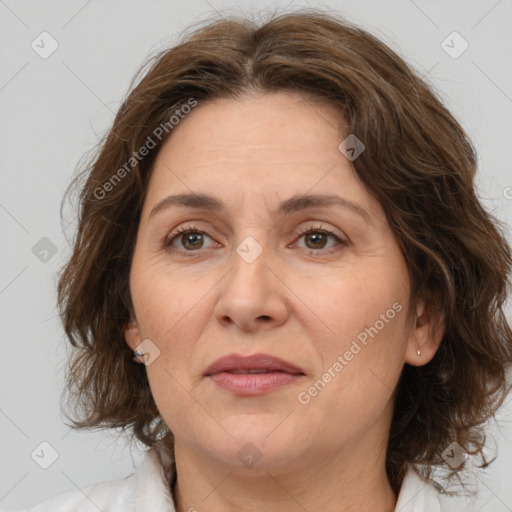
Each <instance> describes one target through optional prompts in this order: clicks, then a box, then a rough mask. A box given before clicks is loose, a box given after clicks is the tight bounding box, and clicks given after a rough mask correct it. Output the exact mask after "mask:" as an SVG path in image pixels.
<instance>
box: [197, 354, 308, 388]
mask: <svg viewBox="0 0 512 512" xmlns="http://www.w3.org/2000/svg"><path fill="white" fill-rule="evenodd" d="M204 376H205V377H209V378H210V379H211V380H212V381H213V382H214V383H216V384H217V385H218V386H220V387H221V388H222V389H224V390H225V391H228V392H230V393H233V394H236V395H246V396H247V395H249V396H251V395H252V396H253V395H260V394H263V393H267V392H269V391H272V390H274V389H276V388H279V387H281V386H284V385H286V384H291V383H293V382H296V381H297V380H299V379H301V378H302V377H304V376H305V373H304V372H303V371H302V369H301V368H300V367H298V366H297V365H294V364H292V363H290V362H289V361H285V360H284V359H281V358H278V357H274V356H271V355H269V354H252V355H250V356H242V355H239V354H230V355H228V356H225V357H222V358H220V359H217V360H216V361H215V362H214V363H213V364H211V365H210V366H209V367H208V368H207V369H206V371H205V373H204Z"/></svg>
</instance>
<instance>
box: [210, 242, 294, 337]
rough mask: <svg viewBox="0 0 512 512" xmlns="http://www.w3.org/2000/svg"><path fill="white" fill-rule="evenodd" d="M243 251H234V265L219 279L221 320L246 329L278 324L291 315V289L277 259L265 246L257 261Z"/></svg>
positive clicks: (216, 314)
mask: <svg viewBox="0 0 512 512" xmlns="http://www.w3.org/2000/svg"><path fill="white" fill-rule="evenodd" d="M241 245H242V244H241ZM239 248H240V247H239ZM240 254H241V255H240ZM240 254H239V253H238V252H236V251H234V252H233V258H232V259H233V266H232V269H231V271H229V272H228V273H227V275H226V277H225V279H223V280H222V281H221V283H219V289H218V290H219V292H218V293H219V296H218V300H217V303H216V305H215V310H214V312H215V316H216V318H217V320H218V321H219V322H220V323H221V324H223V326H225V327H232V328H234V327H235V326H236V327H237V328H238V329H240V330H242V331H244V332H254V331H258V330H270V329H273V328H275V327H278V326H279V325H281V324H283V323H284V322H285V321H286V318H287V315H288V301H287V297H286V293H287V290H288V289H287V287H286V285H285V284H284V282H283V276H282V275H280V274H283V272H282V271H280V268H279V265H278V264H277V259H276V258H274V257H273V256H272V254H270V252H269V251H265V250H263V252H261V254H259V255H258V256H257V257H256V258H255V259H254V260H253V261H251V260H252V258H246V257H245V256H244V253H243V252H242V251H240Z"/></svg>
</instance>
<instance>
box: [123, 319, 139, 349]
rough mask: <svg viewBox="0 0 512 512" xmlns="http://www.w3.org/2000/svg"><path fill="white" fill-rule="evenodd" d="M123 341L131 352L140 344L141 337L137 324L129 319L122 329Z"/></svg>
mask: <svg viewBox="0 0 512 512" xmlns="http://www.w3.org/2000/svg"><path fill="white" fill-rule="evenodd" d="M124 339H125V341H126V343H127V344H128V346H129V347H130V348H131V349H132V352H133V351H134V350H135V349H136V348H137V347H138V346H139V345H140V344H141V342H142V337H141V334H140V330H139V324H138V323H137V321H136V320H134V319H131V320H130V321H129V322H128V323H127V324H126V326H125V328H124Z"/></svg>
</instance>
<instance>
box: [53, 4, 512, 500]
mask: <svg viewBox="0 0 512 512" xmlns="http://www.w3.org/2000/svg"><path fill="white" fill-rule="evenodd" d="M130 91H131V92H129V94H128V95H127V96H126V98H125V99H124V101H123V103H122V105H121V107H120V108H119V110H118V112H117V114H116V116H115V119H114V121H113V125H112V127H111V128H110V129H109V130H108V131H107V132H106V134H105V135H104V137H103V138H102V139H101V140H100V141H99V143H98V145H97V146H96V147H95V148H93V149H94V151H93V154H92V155H90V156H89V157H88V158H89V159H88V161H87V163H86V164H85V165H84V167H83V169H82V172H81V173H80V174H79V175H78V176H76V177H75V178H74V181H73V182H72V183H71V184H70V186H69V187H68V190H67V191H66V195H65V197H66V196H67V195H68V194H69V193H70V191H71V189H72V188H73V186H76V187H78V188H79V194H78V198H79V217H78V228H77V231H76V234H75V238H74V240H73V250H72V254H71V256H70V259H69V260H68V261H67V263H66V264H65V266H64V268H63V269H62V273H61V275H60V278H59V283H58V306H59V311H60V314H61V318H62V322H63V325H64V329H65V332H66V335H67V337H68V339H69V341H70V343H71V344H72V345H73V347H74V349H73V357H72V358H71V359H70V361H69V366H68V368H67V372H66V373H67V375H66V392H67V396H68V405H70V406H72V408H73V415H74V418H73V419H71V421H72V426H73V427H74V428H121V429H123V430H125V429H129V430H130V432H131V434H132V439H134V438H136V439H138V440H139V441H141V442H142V443H143V444H144V445H146V446H148V447H157V448H159V453H160V454H161V457H162V460H165V461H166V464H167V465H169V464H170V463H171V462H172V459H173V435H172V432H171V431H170V430H169V428H168V427H167V425H166V424H165V423H164V421H163V419H162V418H161V416H160V414H159V411H158V409H157V407H156V405H155V402H154V400H153V397H152V394H151V391H150V387H149V384H148V379H147V377H146V371H145V367H144V365H139V364H134V362H133V360H132V357H133V354H132V352H131V350H130V349H129V348H128V346H127V344H126V342H125V340H124V334H123V331H124V328H125V326H126V324H127V322H128V321H129V319H130V318H131V317H132V315H133V306H132V302H131V298H130V290H129V279H128V278H129V273H130V265H131V257H132V254H133V250H134V244H135V239H136V232H137V228H138V223H139V219H140V214H141V209H142V204H143V202H144V198H145V194H146V191H147V188H148V182H149V179H150V176H151V170H152V165H153V162H154V159H155V156H156V154H157V153H158V150H159V148H160V147H161V146H162V144H163V143H164V142H165V140H166V139H167V137H169V136H172V130H168V133H166V135H165V136H163V137H162V138H161V140H158V141H155V140H154V139H155V137H154V136H153V137H152V135H154V130H155V128H157V127H159V126H163V125H165V123H168V122H169V119H170V118H171V117H172V115H173V113H174V115H176V114H175V113H176V112H178V111H180V109H182V108H183V106H184V105H186V104H187V103H188V102H190V99H191V98H194V99H195V100H196V101H197V102H198V103H199V104H201V103H204V102H207V101H209V100H213V99H217V98H237V97H241V96H243V95H244V94H247V93H250V92H257V93H266V92H275V91H296V92H298V93H300V94H302V95H304V96H305V97H308V98H311V99H312V100H313V101H319V102H323V103H328V104H330V105H332V106H333V107H334V108H336V109H337V110H338V111H339V112H340V113H341V115H342V116H343V119H344V120H345V121H346V122H347V123H348V133H354V134H356V135H357V137H358V138H359V139H361V140H362V141H364V144H365V146H366V149H365V151H364V152H363V153H362V154H361V155H360V156H359V157H358V158H357V159H356V160H354V161H353V162H352V163H353V167H354V169H355V171H356V173H357V175H358V177H359V179H360V180H361V181H362V183H363V184H364V185H365V187H366V188H367V190H368V191H369V192H370V193H371V194H372V195H373V196H374V197H375V198H376V199H377V200H378V201H379V202H380V204H381V205H382V207H383V208H384V211H385V213H386V216H387V219H388V221H389V223H390V226H391V228H392V229H393V231H394V234H395V237H396V240H397V242H398V243H399V245H400V248H401V250H402V252H403V254H404V257H405V259H406V263H407V267H408V271H409V277H410V282H411V296H410V305H409V307H410V308H412V309H413V310H415V306H416V304H417V302H418V300H419V299H422V300H425V302H426V305H427V308H428V309H429V310H430V312H431V313H432V314H434V315H443V317H444V319H445V334H444V337H443V339H442V342H441V345H440V347H439V349H438V351H437V353H436V355H435V356H434V358H433V359H432V360H431V361H430V362H429V363H428V364H426V365H424V366H411V365H408V364H405V365H404V368H403V372H402V375H401V377H400V380H399V383H398V385H397V389H396V394H395V404H394V413H393V419H392V424H391V429H390V433H389V440H388V447H387V454H386V470H387V474H388V478H389V480H390V482H391V485H392V486H393V488H394V490H395V492H398V490H399V487H400V485H401V480H402V478H403V475H404V471H405V468H406V465H407V464H408V463H412V464H416V465H417V466H418V467H419V468H420V469H421V471H422V472H423V473H424V474H425V476H430V475H431V472H432V469H433V468H434V467H437V466H440V465H444V464H445V462H444V459H443V458H442V455H441V454H442V452H443V450H444V449H445V448H446V447H447V446H448V445H450V444H451V443H452V442H454V441H456V442H457V443H459V444H460V445H461V446H462V447H463V448H464V449H465V450H466V451H467V452H468V453H471V454H479V455H481V456H482V457H483V460H484V465H485V464H487V462H486V461H485V457H484V456H483V449H484V446H485V433H484V427H485V424H486V423H487V421H488V420H489V419H490V418H491V417H492V416H493V415H494V414H495V411H496V409H497V408H498V407H499V405H500V404H501V403H502V402H503V399H504V398H505V396H506V393H507V391H508V389H507V380H506V369H507V367H509V366H510V364H511V362H512V332H511V328H510V325H509V323H508V322H507V319H506V317H505V314H504V303H505V301H506V299H507V296H508V294H509V291H510V290H509V288H508V286H509V281H508V277H509V274H510V269H511V264H512V261H511V249H510V246H509V245H508V243H507V241H506V237H505V235H504V230H503V227H502V225H501V223H500V222H499V221H498V219H497V218H495V217H493V216H492V215H491V214H490V213H488V212H487V211H486V210H485V209H484V207H483V206H482V204H481V203H480V201H479V199H478V198H477V196H476V192H475V184H474V177H475V172H476V165H477V158H476V152H475V149H474V147H473V146H472V143H471V141H470V140H469V139H468V137H467V135H466V133H465V131H464V130H463V128H462V127H461V126H460V124H459V123H458V122H457V121H456V120H455V119H454V117H453V116H452V115H451V114H450V112H449V111H448V110H447V109H446V108H445V106H443V103H442V100H441V99H440V98H439V97H438V96H437V95H436V93H435V92H434V91H433V88H432V87H431V86H429V85H428V84H427V83H426V81H425V80H424V79H422V78H421V77H420V76H419V75H418V74H417V73H416V72H414V71H413V70H412V69H411V67H409V66H408V65H407V64H406V63H405V62H404V61H403V60H402V58H401V57H399V56H398V55H397V54H396V53H395V52H394V51H393V50H391V49H390V48H389V47H388V46H386V45H385V44H384V43H382V42H381V41H380V40H379V39H377V38H376V37H375V36H373V35H371V34H370V33H368V32H367V31H365V30H363V29H361V28H359V27H357V26H354V25H352V24H351V23H349V22H347V21H346V20H345V19H343V18H341V17H339V16H336V15H333V14H332V13H329V14H327V13H325V12H321V11H319V10H315V9H305V10H300V11H295V12H292V13H288V14H280V15H277V14H273V15H271V16H270V17H269V19H266V20H264V21H262V22H256V21H254V20H249V19H245V18H238V17H236V16H230V17H228V18H226V19H218V20H214V21H208V22H205V23H204V25H201V26H199V27H194V30H191V31H190V32H189V33H187V34H185V36H183V37H182V38H181V40H180V41H179V42H178V43H177V44H176V45H174V46H173V47H171V48H166V49H165V50H161V51H159V52H157V53H156V54H154V55H153V56H151V57H150V58H149V59H148V60H147V61H146V63H145V64H144V65H143V66H142V68H141V69H140V70H139V72H138V73H137V75H136V76H135V77H134V79H133V81H132V83H131V84H130ZM148 137H152V139H153V141H154V142H155V147H153V148H152V149H150V150H149V151H147V152H146V153H147V154H146V155H145V156H144V157H143V158H138V157H139V156H140V152H141V147H143V146H144V144H145V143H146V141H147V140H148ZM134 155H138V156H137V158H136V159H135V160H130V159H133V158H134ZM127 162H130V165H129V166H128V167H127V166H126V164H127ZM123 167H124V172H121V169H122V168H123ZM116 171H117V173H116ZM114 174H116V175H117V177H118V178H119V179H117V178H116V179H115V180H114ZM108 184H109V185H108ZM68 418H69V415H68ZM463 467H464V466H461V468H459V469H462V468H463ZM456 472H457V471H456V470H454V471H453V472H452V473H451V475H450V476H453V475H454V474H455V473H456Z"/></svg>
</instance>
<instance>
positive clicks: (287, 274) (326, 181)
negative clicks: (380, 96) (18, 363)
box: [125, 92, 439, 469]
mask: <svg viewBox="0 0 512 512" xmlns="http://www.w3.org/2000/svg"><path fill="white" fill-rule="evenodd" d="M341 123H342V120H341V119H340V117H339V115H338V114H337V113H336V112H335V110H334V109H332V107H328V106H323V105H319V104H316V103H311V102H309V101H306V100H305V99H303V98H302V97H301V96H299V95H298V94H295V93H291V92H290V93H273V94H266V95H262V96H258V97H251V98H246V99H244V100H243V101H242V100H216V101H212V102H207V103H205V104H200V105H199V106H197V107H195V108H194V109H192V111H191V112H190V113H189V114H188V115H187V116H186V117H185V118H184V119H182V120H181V121H180V123H179V124H178V125H177V126H176V127H175V128H174V129H173V133H172V135H171V137H170V138H169V139H168V140H167V142H166V143H165V144H164V145H163V147H162V148H161V150H160V152H159V154H158V157H157V159H156V162H155V165H154V170H153V174H152V177H151V180H150V184H149V189H148V193H147V196H146V199H145V204H144V207H143V211H142V217H141V221H140V226H139V230H138V235H137V241H136V246H135V252H134V257H133V263H132V268H131V274H130V290H131V295H132V299H133V305H134V310H135V316H136V320H135V321H134V322H133V323H131V324H130V325H129V326H128V327H127V329H126V332H125V336H126V341H127V343H128V344H129V346H130V347H131V349H132V350H133V349H136V348H138V347H139V346H140V344H141V343H142V342H143V340H150V341H144V343H143V345H142V351H143V352H145V353H148V354H149V356H147V357H148V359H147V360H146V370H147V374H148V378H149V383H150V386H151V391H152V394H153V396H154V399H155V401H156V404H157V406H158V409H159V411H160V413H161V415H162V417H163V419H164V420H165V422H166V423H167V425H168V426H169V428H170V429H171V431H172V432H173V433H174V436H175V442H176V447H177V452H178V451H179V450H182V451H183V450H188V451H189V452H190V453H192V452H194V453H197V454H202V456H203V460H204V457H209V458H210V460H212V461H217V462H218V463H221V464H227V465H231V466H238V467H242V465H243V464H245V465H246V466H250V465H252V464H254V462H257V466H256V467H259V468H263V469H265V468H271V467H276V466H279V465H283V464H291V463H292V462H293V461H294V459H296V458H301V459H300V460H306V461H309V462H314V461H315V460H316V461H322V460H325V458H326V457H331V456H333V455H335V454H344V456H346V457H350V454H352V453H353V454H358V456H359V457H360V454H361V453H366V454H367V455H368V456H370V454H373V452H375V451H376V450H381V451H382V452H383V451H384V449H385V442H386V440H387V433H388V431H389V423H390V419H391V415H392V396H393V392H394V390H395V387H396V385H397V381H398V378H399V376H400V373H401V370H402V367H403V365H404V363H406V362H409V363H411V364H415V365H421V364H425V363H427V362H428V361H429V360H430V359H431V358H432V357H433V355H434V352H435V350H436V348H437V343H436V340H431V339H430V338H429V337H428V335H427V334H426V330H428V324H427V323H426V322H418V324H416V322H415V321H413V322H410V321H408V318H407V315H408V308H407V305H408V302H409V291H410V289H409V278H408V272H407V267H406V264H405V261H404V258H403V255H402V253H401V251H400V250H399V247H398V245H397V242H396V240H395V239H394V236H393V233H392V231H391V228H390V226H389V224H388V222H387V220H386V217H385V214H384V212H383V210H382V208H381V206H380V205H379V203H378V202H377V201H376V200H375V199H374V198H373V197H372V196H371V195H370V194H369V193H368V192H367V191H366V190H365V188H364V187H363V186H362V184H361V182H360V181H359V180H358V178H357V175H356V174H355V172H354V171H353V169H352V167H351V162H350V161H349V159H348V158H347V157H346V156H345V155H344V154H343V153H342V152H341V151H340V149H339V145H340V143H341V142H342V141H343V140H344V139H345V137H346V136H347V135H348V134H346V133H345V134H343V130H342V128H343V126H342V124H341ZM362 142H363V143H364V141H362ZM359 147H361V146H359ZM347 154H349V155H350V156H351V157H352V155H351V152H350V151H349V153H347ZM174 195H186V196H190V197H189V199H188V200H187V201H184V202H183V203H184V204H180V203H179V202H177V201H171V200H167V201H166V202H165V199H166V198H169V197H170V196H174ZM203 195H204V196H208V197H209V198H211V199H210V200H209V202H207V201H202V200H199V199H200V197H199V196H201V197H202V196H203ZM298 196H314V197H317V196H318V197H319V199H316V200H302V201H296V200H293V198H297V197H298ZM321 196H336V197H338V198H340V201H339V202H334V201H331V202H330V203H327V202H326V203H325V204H324V202H323V200H322V197H321ZM162 201H164V203H161V202H162ZM185 203H187V204H185ZM156 205H159V206H158V207H157V208H156V209H155V210H153V209H154V208H155V206H156ZM220 205H223V206H222V207H221V206H220ZM152 211H153V213H151V212H152ZM188 229H191V230H192V232H190V233H188V234H186V233H185V234H183V233H181V234H179V235H176V236H175V237H174V235H175V234H176V233H177V231H178V230H182V231H183V230H188ZM308 231H310V232H309V233H307V232H308ZM305 232H306V234H304V233H305ZM171 239H172V240H171ZM438 341H439V338H438V339H437V342H438ZM419 348H420V349H421V356H419V355H418V354H417V350H418V349H419ZM232 354H238V355H242V356H247V355H252V354H267V355H270V356H274V357H278V358H281V359H283V360H285V361H287V362H289V363H291V364H292V365H294V366H295V368H296V370H300V373H295V374H291V373H289V372H272V374H267V375H264V376H262V375H254V374H247V373H245V375H240V374H238V375H236V374H233V373H232V372H230V371H227V372H223V373H217V374H216V375H206V374H205V373H207V368H208V367H209V366H210V365H211V364H212V363H214V362H215V361H216V360H218V359H219V358H221V357H223V356H226V355H232ZM134 364H135V363H134ZM262 365H264V363H262ZM240 371H243V370H240ZM272 379H273V380H272ZM269 381H272V382H274V383H277V384H278V385H274V386H272V382H271V383H270V385H269ZM244 386H245V387H244ZM265 386H267V387H265ZM269 386H270V387H269ZM361 450H365V451H364V452H361ZM354 456H355V455H354ZM371 456H373V455H371ZM251 457H252V458H251ZM258 459H259V460H258ZM251 461H254V462H251Z"/></svg>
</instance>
